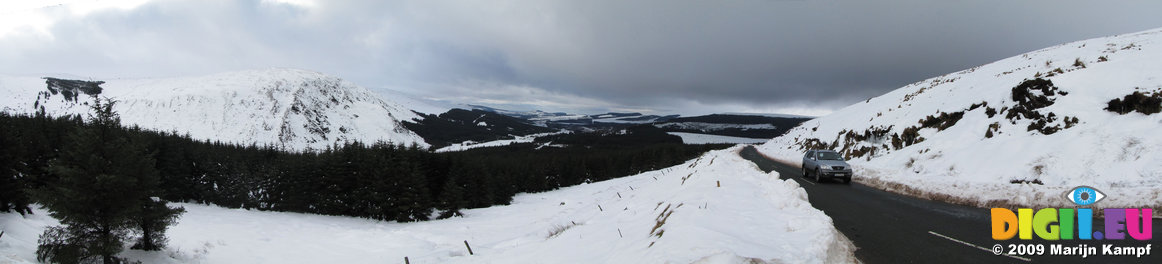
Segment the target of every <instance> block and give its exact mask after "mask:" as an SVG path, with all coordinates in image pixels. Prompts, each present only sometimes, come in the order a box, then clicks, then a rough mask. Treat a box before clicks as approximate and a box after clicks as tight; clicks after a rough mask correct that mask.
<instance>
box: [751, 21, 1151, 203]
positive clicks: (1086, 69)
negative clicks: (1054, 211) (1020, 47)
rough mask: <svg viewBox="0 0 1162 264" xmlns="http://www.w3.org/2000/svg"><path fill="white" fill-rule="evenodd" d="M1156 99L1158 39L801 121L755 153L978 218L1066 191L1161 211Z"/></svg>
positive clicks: (1066, 48) (1037, 55) (1006, 66)
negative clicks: (838, 160)
mask: <svg viewBox="0 0 1162 264" xmlns="http://www.w3.org/2000/svg"><path fill="white" fill-rule="evenodd" d="M1135 93H1137V95H1134V94H1135ZM1127 96H1129V97H1127ZM1160 98H1162V29H1155V30H1149V31H1144V32H1139V33H1133V34H1126V35H1118V36H1112V37H1104V38H1095V39H1089V40H1083V41H1078V42H1072V43H1067V44H1062V45H1058V46H1054V47H1050V48H1046V49H1042V50H1037V51H1033V52H1029V53H1026V54H1022V55H1019V56H1015V57H1011V58H1007V59H1003V60H1000V61H997V62H994V63H990V64H987V65H982V66H978V67H973V68H971V69H967V70H963V71H960V72H956V73H951V74H947V75H943V76H938V77H935V78H931V79H928V80H924V81H920V82H916V83H913V84H910V85H907V86H904V87H902V88H899V89H897V90H895V91H892V92H889V93H887V94H884V95H882V96H878V97H875V98H871V99H868V100H867V101H864V102H860V103H857V104H854V105H851V106H848V107H846V108H844V109H841V110H839V111H836V112H834V113H832V114H830V115H828V116H824V117H820V118H817V119H814V120H811V121H807V122H805V123H803V124H801V125H800V126H798V127H796V128H794V129H792V130H791V131H789V132H788V133H787V134H785V135H783V136H781V137H778V138H775V139H772V140H771V141H769V142H767V143H766V144H765V145H763V146H762V147H761V150H762V151H763V152H765V153H766V154H767V155H769V156H771V157H774V158H777V159H781V160H784V161H787V162H788V163H792V164H799V163H800V160H801V157H802V153H803V151H804V150H805V149H808V148H830V149H835V150H839V151H842V152H843V153H844V154H845V155H846V156H847V157H849V158H850V159H852V160H853V166H854V167H855V168H856V181H860V182H864V183H866V184H869V185H873V186H879V187H881V188H884V189H888V190H893V191H897V192H901V193H908V194H913V195H919V196H922V197H929V198H935V199H943V200H949V201H954V202H961V203H966V204H973V205H978V206H1013V205H1023V206H1066V205H1069V203H1068V201H1067V200H1066V199H1064V198H1063V197H1064V193H1065V192H1066V191H1068V190H1070V189H1072V188H1073V187H1076V186H1078V185H1088V186H1093V187H1096V188H1097V189H1099V190H1101V191H1103V192H1104V193H1105V194H1106V195H1107V197H1108V198H1107V199H1106V200H1105V201H1100V202H1099V203H1098V204H1096V205H1097V206H1100V207H1122V206H1124V207H1159V206H1162V196H1160V195H1159V193H1160V192H1159V190H1162V133H1159V132H1158V129H1159V128H1162V114H1147V113H1150V112H1152V111H1151V109H1152V108H1153V109H1157V107H1158V102H1159V100H1160ZM1115 99H1118V100H1115ZM1123 99H1130V100H1128V101H1132V102H1131V103H1125V102H1124V101H1122V100H1123ZM1134 104H1137V105H1134ZM1151 105H1152V106H1151ZM1135 107H1137V109H1142V110H1139V111H1133V110H1134V109H1135ZM1107 109H1110V110H1107ZM1115 111H1117V112H1115ZM1119 112H1121V113H1119Z"/></svg>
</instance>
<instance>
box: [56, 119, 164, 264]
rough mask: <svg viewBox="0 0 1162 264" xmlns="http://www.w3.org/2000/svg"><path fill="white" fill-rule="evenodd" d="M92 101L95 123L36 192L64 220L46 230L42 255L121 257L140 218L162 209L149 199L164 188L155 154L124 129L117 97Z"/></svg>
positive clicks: (62, 259)
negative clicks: (155, 208) (151, 207)
mask: <svg viewBox="0 0 1162 264" xmlns="http://www.w3.org/2000/svg"><path fill="white" fill-rule="evenodd" d="M92 107H93V112H94V114H93V116H92V120H91V121H90V124H89V126H87V127H84V128H80V129H77V130H75V131H73V133H71V134H70V135H69V136H68V137H67V142H66V144H65V145H64V147H63V148H62V149H61V153H60V154H59V156H58V157H57V158H56V159H54V160H53V161H51V162H50V167H49V172H50V173H51V174H53V175H54V176H55V177H56V179H55V181H54V182H49V183H47V185H46V186H44V187H43V188H40V189H38V190H37V191H35V192H34V195H35V197H36V198H37V200H38V201H39V202H41V203H42V204H43V205H44V207H45V208H46V209H48V211H49V214H50V215H52V216H53V217H55V218H56V219H58V220H60V222H61V224H63V226H61V227H53V228H50V229H49V230H47V231H45V233H44V234H43V235H41V238H40V241H39V242H40V246H39V247H38V248H37V252H36V253H37V259H38V260H40V261H44V262H59V263H78V262H97V261H100V262H103V263H106V264H109V263H117V262H119V261H120V260H119V259H118V258H117V257H116V254H117V253H119V252H121V250H122V248H123V247H124V242H125V240H126V239H127V238H128V237H129V236H130V234H131V233H132V232H133V229H134V228H136V226H140V225H135V219H137V220H140V219H142V217H140V216H141V215H143V214H152V213H156V212H151V211H152V210H146V208H145V207H146V206H145V205H144V203H146V202H148V201H151V200H150V197H152V196H154V194H155V192H156V191H157V189H158V187H157V186H158V182H157V181H158V179H157V178H158V176H157V171H156V169H155V167H154V165H155V164H154V160H153V158H152V157H150V156H149V155H148V154H147V152H146V151H145V145H144V144H141V143H140V142H134V141H130V140H129V139H128V136H127V135H125V133H124V131H122V130H121V128H120V118H119V117H118V116H117V114H116V113H114V112H113V110H112V108H113V102H112V101H109V100H108V99H105V100H104V101H103V100H97V101H96V102H95V103H94V104H93V105H92ZM161 206H162V207H165V205H164V204H162V205H161ZM166 208H167V209H168V207H166ZM162 226H163V228H162V229H163V230H164V225H162ZM155 231H156V230H155ZM155 231H151V232H153V233H154V234H156V232H155ZM151 239H152V238H151ZM153 240H155V239H153ZM152 242H156V240H155V241H152ZM153 246H155V247H156V246H158V245H153Z"/></svg>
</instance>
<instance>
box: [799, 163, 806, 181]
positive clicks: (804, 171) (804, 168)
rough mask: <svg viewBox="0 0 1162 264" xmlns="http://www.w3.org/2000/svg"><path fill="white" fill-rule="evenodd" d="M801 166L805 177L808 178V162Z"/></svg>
mask: <svg viewBox="0 0 1162 264" xmlns="http://www.w3.org/2000/svg"><path fill="white" fill-rule="evenodd" d="M800 168H802V169H803V178H807V166H806V164H804V166H800Z"/></svg>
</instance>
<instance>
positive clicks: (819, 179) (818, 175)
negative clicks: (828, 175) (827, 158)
mask: <svg viewBox="0 0 1162 264" xmlns="http://www.w3.org/2000/svg"><path fill="white" fill-rule="evenodd" d="M815 182H823V175H822V173H819V168H815Z"/></svg>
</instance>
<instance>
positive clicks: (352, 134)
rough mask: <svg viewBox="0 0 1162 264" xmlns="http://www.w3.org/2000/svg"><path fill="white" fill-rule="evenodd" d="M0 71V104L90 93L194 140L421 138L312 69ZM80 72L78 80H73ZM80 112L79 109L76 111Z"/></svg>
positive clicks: (358, 91) (401, 113)
mask: <svg viewBox="0 0 1162 264" xmlns="http://www.w3.org/2000/svg"><path fill="white" fill-rule="evenodd" d="M54 77H59V78H42V77H39V76H35V77H15V76H0V91H2V92H3V93H4V94H5V95H6V96H4V97H3V98H0V111H5V112H9V113H24V114H30V113H35V112H36V111H44V112H45V113H46V114H49V115H51V116H59V115H67V114H82V113H87V112H88V111H89V110H88V106H87V105H88V104H89V102H91V101H92V100H93V98H95V97H98V96H100V97H108V98H111V99H114V100H117V101H118V103H117V105H116V106H115V108H114V110H116V111H117V112H118V113H119V114H120V115H121V119H122V122H123V124H124V125H137V126H140V127H142V128H145V129H150V130H158V131H167V132H177V133H179V134H189V135H190V136H191V137H193V138H194V139H199V140H211V141H222V142H229V143H239V144H259V145H273V146H278V147H281V148H284V149H288V150H296V151H302V150H307V149H316V150H318V149H324V148H326V147H329V146H333V145H334V144H336V143H341V142H347V141H362V142H367V143H373V142H381V141H382V142H391V143H394V144H407V145H410V144H418V145H420V146H423V147H426V146H427V144H426V143H425V142H424V140H423V139H422V138H420V137H419V136H418V135H416V134H415V133H413V132H411V131H409V130H407V129H406V128H404V127H403V126H402V125H400V121H401V120H410V119H412V118H416V117H418V115H416V114H415V113H413V112H412V111H411V110H410V109H408V108H406V107H404V106H402V105H400V104H397V103H394V102H392V101H390V100H385V99H383V98H381V97H380V96H379V95H378V94H376V93H374V92H372V91H370V90H368V89H366V88H363V87H360V86H358V85H355V84H354V83H351V82H348V81H344V80H342V79H340V78H337V77H333V76H327V75H324V74H321V73H317V72H311V71H304V70H294V69H265V70H251V71H240V72H229V73H221V74H214V75H209V76H202V77H188V78H168V79H137V80H101V81H92V80H86V79H84V78H76V77H65V76H54ZM78 79H79V80H78ZM82 116H83V115H82Z"/></svg>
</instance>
